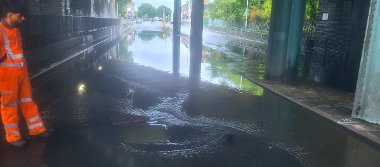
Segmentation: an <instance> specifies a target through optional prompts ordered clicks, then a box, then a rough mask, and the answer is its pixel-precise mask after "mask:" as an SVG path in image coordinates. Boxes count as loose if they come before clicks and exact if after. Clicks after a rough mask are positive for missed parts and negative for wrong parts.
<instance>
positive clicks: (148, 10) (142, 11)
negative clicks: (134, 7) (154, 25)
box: [137, 3, 157, 18]
mask: <svg viewBox="0 0 380 167" xmlns="http://www.w3.org/2000/svg"><path fill="white" fill-rule="evenodd" d="M156 14H157V11H156V8H155V7H153V6H152V5H151V4H149V3H143V4H141V6H139V8H138V12H137V16H138V17H145V16H147V17H150V18H152V17H154V16H156Z"/></svg>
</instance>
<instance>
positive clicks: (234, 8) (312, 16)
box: [205, 0, 319, 25]
mask: <svg viewBox="0 0 380 167" xmlns="http://www.w3.org/2000/svg"><path fill="white" fill-rule="evenodd" d="M248 1H249V13H248V16H249V20H250V21H255V20H262V21H269V20H270V15H271V9H272V0H248ZM246 5H247V1H246V0H214V2H213V3H211V4H209V7H208V9H207V11H205V14H206V16H208V17H209V18H212V19H223V20H226V21H244V20H245V16H244V13H245V9H246ZM318 9H319V0H307V1H306V14H305V19H306V21H307V22H309V23H310V24H312V25H314V24H315V21H316V20H317V17H318Z"/></svg>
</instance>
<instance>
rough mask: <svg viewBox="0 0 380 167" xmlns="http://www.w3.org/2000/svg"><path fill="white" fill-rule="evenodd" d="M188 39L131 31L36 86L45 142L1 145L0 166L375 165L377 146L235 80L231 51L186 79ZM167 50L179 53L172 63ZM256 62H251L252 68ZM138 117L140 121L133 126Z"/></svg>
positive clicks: (207, 53)
mask: <svg viewBox="0 0 380 167" xmlns="http://www.w3.org/2000/svg"><path fill="white" fill-rule="evenodd" d="M224 40H225V41H231V40H230V39H228V38H226V39H224ZM188 41H189V39H188V37H186V36H182V37H181V38H180V43H179V44H178V43H176V42H174V43H173V38H172V37H171V35H170V34H167V33H165V32H161V31H157V30H154V31H152V30H150V31H148V30H141V29H137V30H134V31H131V32H129V33H128V34H126V36H125V37H124V38H123V40H122V41H120V43H118V44H117V45H115V46H114V47H113V48H112V49H111V50H110V51H108V52H107V53H106V54H105V55H101V56H100V57H99V59H97V60H96V61H94V60H92V61H93V62H90V63H91V66H90V67H89V68H86V69H81V70H77V69H76V68H75V67H70V68H67V69H66V70H64V71H62V72H61V73H60V74H59V75H57V77H56V78H54V79H52V80H50V81H49V82H46V83H45V84H43V85H41V86H39V87H38V88H36V90H35V93H34V96H35V101H36V102H37V103H38V104H39V107H40V110H41V115H42V116H43V119H44V120H45V123H46V125H47V127H48V129H49V133H50V136H49V138H48V140H47V141H29V145H28V146H27V147H25V148H21V149H16V148H12V147H10V146H9V145H7V144H6V143H5V141H4V140H0V166H1V167H23V166H28V167H39V166H48V167H61V166H62V167H63V166H65V167H66V166H73V167H76V166H78V167H79V166H81V167H83V166H86V167H87V166H89V167H90V166H91V167H92V166H96V167H97V166H99V167H102V166H115V167H119V166H131V167H133V166H165V167H166V166H183V167H184V166H253V167H255V166H257V167H267V166H289V167H295V166H373V165H374V164H378V163H379V161H380V158H379V157H380V153H379V150H377V149H376V148H374V147H371V146H370V145H368V144H366V143H363V142H361V141H360V140H359V139H358V138H356V137H354V136H351V135H350V134H347V133H346V132H344V131H342V130H341V129H338V128H336V127H335V126H333V125H332V124H330V123H329V122H326V121H325V120H322V119H320V118H319V117H318V116H316V115H314V114H312V113H311V112H309V111H307V110H305V109H303V108H301V107H299V106H297V105H295V104H293V103H291V102H289V101H287V100H285V99H283V98H281V97H279V96H277V95H274V94H272V93H270V92H268V91H266V90H264V89H263V88H261V87H259V86H257V85H255V84H253V83H251V82H250V81H248V80H247V79H245V78H244V77H242V76H241V75H239V74H238V73H236V72H234V71H233V70H232V69H231V66H233V63H234V62H233V60H231V59H230V58H228V57H229V56H228V54H229V53H231V54H235V55H236V54H241V52H236V50H241V49H239V47H238V46H235V48H237V49H231V43H229V44H228V45H225V47H224V50H218V49H215V48H218V47H220V46H221V45H219V44H218V45H215V47H214V48H212V47H210V46H208V47H206V46H205V47H204V48H203V49H204V51H203V53H202V58H201V62H199V64H197V65H195V66H199V67H200V69H201V70H200V73H199V74H197V75H199V76H200V77H199V78H198V79H197V78H195V79H194V78H189V75H190V74H191V73H194V70H192V69H191V68H193V67H194V65H193V66H192V65H190V62H191V61H190V54H189V50H190V48H189V45H188V43H189V42H188ZM234 43H236V42H234ZM253 46H254V44H253ZM173 47H179V48H180V55H179V58H178V59H173V53H172V51H173V49H172V48H173ZM260 47H262V46H261V45H260ZM247 49H248V50H251V51H252V52H254V51H255V49H250V48H247ZM234 50H235V51H234ZM258 50H260V49H258ZM257 55H260V54H259V53H257ZM262 59H263V57H260V56H253V58H251V59H250V60H249V61H254V62H259V63H256V64H259V65H260V64H261V63H262ZM174 60H175V61H177V62H174ZM174 64H178V65H179V68H173V66H174ZM195 71H197V70H195ZM138 118H147V119H148V121H147V122H145V123H133V120H134V119H138ZM131 120H132V121H131ZM22 123H23V122H22ZM23 133H24V134H26V132H25V129H23ZM0 137H2V138H3V137H4V132H3V131H1V132H0Z"/></svg>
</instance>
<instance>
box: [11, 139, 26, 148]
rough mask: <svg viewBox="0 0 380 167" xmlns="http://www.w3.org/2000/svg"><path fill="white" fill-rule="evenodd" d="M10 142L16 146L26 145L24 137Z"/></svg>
mask: <svg viewBox="0 0 380 167" xmlns="http://www.w3.org/2000/svg"><path fill="white" fill-rule="evenodd" d="M9 144H10V145H12V146H15V147H24V146H25V145H26V141H25V140H24V139H20V140H17V141H14V142H10V143H9Z"/></svg>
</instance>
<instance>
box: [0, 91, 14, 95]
mask: <svg viewBox="0 0 380 167" xmlns="http://www.w3.org/2000/svg"><path fill="white" fill-rule="evenodd" d="M0 94H2V95H11V94H13V92H8V91H2V92H0Z"/></svg>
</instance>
